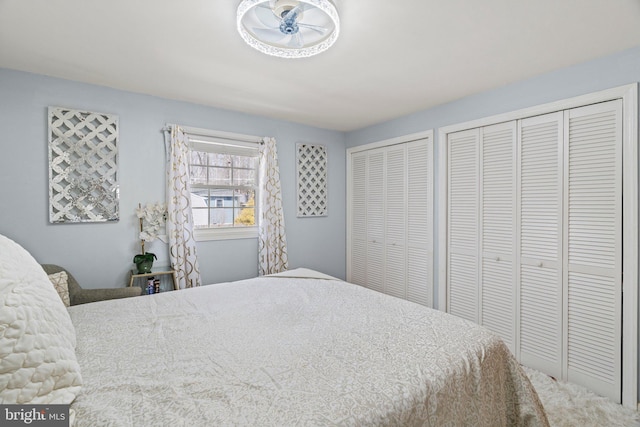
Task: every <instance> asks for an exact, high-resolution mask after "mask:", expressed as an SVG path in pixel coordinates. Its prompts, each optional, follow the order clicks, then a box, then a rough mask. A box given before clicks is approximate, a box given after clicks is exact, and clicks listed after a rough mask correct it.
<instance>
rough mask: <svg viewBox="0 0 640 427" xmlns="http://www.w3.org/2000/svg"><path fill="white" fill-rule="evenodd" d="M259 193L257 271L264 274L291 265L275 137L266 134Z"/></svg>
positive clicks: (262, 153)
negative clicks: (268, 136) (288, 254)
mask: <svg viewBox="0 0 640 427" xmlns="http://www.w3.org/2000/svg"><path fill="white" fill-rule="evenodd" d="M259 193H260V204H259V209H260V218H259V220H258V263H259V266H258V273H259V275H260V276H264V275H265V274H274V273H280V272H282V271H285V270H287V269H288V268H289V261H288V259H287V238H286V236H285V231H284V212H283V210H282V194H281V191H280V171H279V169H278V152H277V151H276V140H275V138H264V143H263V144H261V145H260V192H259Z"/></svg>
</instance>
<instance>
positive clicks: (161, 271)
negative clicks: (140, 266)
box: [129, 266, 178, 294]
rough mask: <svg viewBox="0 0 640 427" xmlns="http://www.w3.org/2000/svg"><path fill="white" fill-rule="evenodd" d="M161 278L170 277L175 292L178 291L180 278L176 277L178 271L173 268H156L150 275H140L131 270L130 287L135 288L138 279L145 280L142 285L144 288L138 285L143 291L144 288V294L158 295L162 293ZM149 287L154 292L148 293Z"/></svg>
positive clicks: (136, 271)
mask: <svg viewBox="0 0 640 427" xmlns="http://www.w3.org/2000/svg"><path fill="white" fill-rule="evenodd" d="M161 276H169V277H170V278H171V282H172V284H173V290H178V278H177V276H176V271H175V270H174V269H172V268H171V267H166V266H164V267H163V266H160V267H154V268H152V269H151V271H150V272H148V273H139V272H138V270H137V269H135V268H133V269H131V271H130V273H129V287H133V285H134V284H135V282H136V280H137V279H144V282H143V283H142V285H143V286H140V285H138V286H139V287H140V288H141V289H142V288H144V289H143V293H144V294H157V293H159V292H162V289H161V288H160V278H161ZM148 285H151V290H152V292H148V291H147V286H148Z"/></svg>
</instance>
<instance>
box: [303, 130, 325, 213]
mask: <svg viewBox="0 0 640 427" xmlns="http://www.w3.org/2000/svg"><path fill="white" fill-rule="evenodd" d="M296 160H297V168H296V176H297V183H298V186H297V187H298V217H299V218H306V217H316V216H327V210H328V206H327V147H325V146H324V145H313V144H303V143H298V144H296Z"/></svg>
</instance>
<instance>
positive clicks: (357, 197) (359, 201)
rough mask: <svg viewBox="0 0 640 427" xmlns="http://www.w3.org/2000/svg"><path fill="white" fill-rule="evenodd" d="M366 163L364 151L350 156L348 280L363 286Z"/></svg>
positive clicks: (365, 275) (365, 229) (365, 233)
mask: <svg viewBox="0 0 640 427" xmlns="http://www.w3.org/2000/svg"><path fill="white" fill-rule="evenodd" d="M367 163H368V161H367V154H366V153H355V154H353V155H352V156H351V177H350V178H351V199H350V204H351V206H350V209H351V219H350V222H349V229H350V230H349V233H350V237H351V241H350V246H351V250H350V251H349V265H350V268H351V270H350V276H351V277H350V280H351V282H352V283H355V284H357V285H363V286H364V285H366V283H367Z"/></svg>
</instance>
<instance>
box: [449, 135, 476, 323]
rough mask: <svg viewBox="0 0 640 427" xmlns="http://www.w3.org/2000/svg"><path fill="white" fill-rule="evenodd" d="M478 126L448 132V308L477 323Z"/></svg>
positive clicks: (450, 311) (456, 314)
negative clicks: (467, 129)
mask: <svg viewBox="0 0 640 427" xmlns="http://www.w3.org/2000/svg"><path fill="white" fill-rule="evenodd" d="M479 139H480V130H479V129H472V130H469V131H461V132H456V133H451V134H449V135H448V140H447V142H448V144H447V149H448V151H449V152H448V162H449V164H448V172H449V177H448V184H449V185H448V193H449V194H448V203H449V206H448V209H447V211H448V216H449V218H448V224H449V227H448V233H449V236H448V242H449V248H448V251H447V256H448V262H447V267H448V271H447V278H448V286H447V292H448V298H447V303H448V307H447V311H448V312H449V313H451V314H453V315H455V316H458V317H462V318H463V319H467V320H471V321H473V322H476V323H479V318H478V311H479V295H478V293H479V291H478V285H479V284H478V252H479V244H478V198H479V193H480V191H479V182H478V181H479V179H478V145H479Z"/></svg>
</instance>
